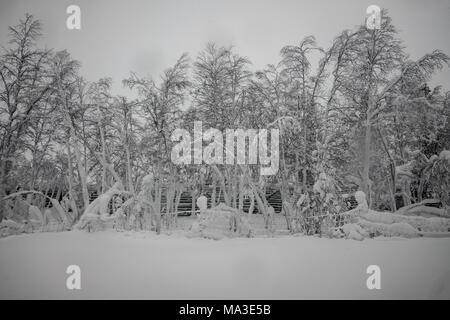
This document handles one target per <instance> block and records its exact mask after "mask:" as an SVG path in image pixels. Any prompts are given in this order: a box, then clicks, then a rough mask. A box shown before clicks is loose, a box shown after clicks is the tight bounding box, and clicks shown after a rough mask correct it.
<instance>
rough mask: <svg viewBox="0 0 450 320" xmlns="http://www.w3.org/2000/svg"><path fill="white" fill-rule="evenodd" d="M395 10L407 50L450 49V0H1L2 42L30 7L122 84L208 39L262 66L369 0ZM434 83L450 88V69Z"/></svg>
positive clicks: (58, 41)
mask: <svg viewBox="0 0 450 320" xmlns="http://www.w3.org/2000/svg"><path fill="white" fill-rule="evenodd" d="M70 4H77V5H79V6H80V8H81V30H68V29H67V28H66V19H67V16H68V15H67V14H66V8H67V6H69V5H70ZM371 4H376V5H378V6H380V7H382V8H386V9H388V10H389V12H390V15H391V17H392V18H393V21H394V24H395V25H396V26H397V28H398V29H399V30H400V37H401V38H402V39H403V40H404V44H405V45H406V48H407V49H406V50H407V52H408V53H410V54H411V57H412V58H419V57H420V56H422V55H423V54H425V53H427V52H430V51H431V50H433V49H441V50H443V51H444V52H446V53H447V54H450V40H449V39H450V36H449V33H450V0H431V1H425V0H389V1H384V0H371V1H366V0H341V1H336V0H334V1H331V0H327V1H325V0H308V1H307V0H146V1H144V0H127V1H111V0H72V1H65V0H63V1H56V0H39V1H37V0H0V44H1V45H5V44H6V41H7V27H8V26H9V25H15V24H17V22H18V20H19V18H21V17H23V16H24V15H25V13H26V12H28V13H31V14H33V15H34V16H35V17H36V18H38V19H40V20H41V21H42V22H43V26H44V37H43V38H42V43H43V45H45V46H47V47H48V48H55V49H56V50H62V49H67V50H68V51H69V52H70V53H71V54H72V56H73V57H74V58H75V59H78V60H80V61H81V62H82V65H83V67H82V74H83V75H84V76H85V77H86V78H87V79H88V80H91V81H93V80H97V79H99V78H101V77H105V76H108V77H111V78H113V81H114V87H113V88H114V92H115V93H120V94H125V95H126V94H127V90H126V89H123V88H122V84H121V80H122V79H123V78H126V77H127V76H128V75H129V73H130V71H137V72H138V73H139V74H140V75H151V76H158V75H159V74H160V73H161V71H162V70H164V69H165V68H167V67H169V66H171V65H172V64H173V63H174V62H175V61H176V59H177V58H178V57H179V56H180V55H181V54H182V53H183V52H188V53H189V54H190V57H191V58H195V57H196V55H197V53H198V52H199V51H200V50H201V49H202V48H203V47H204V46H205V44H206V43H207V42H208V41H214V42H216V43H218V44H220V45H233V46H235V48H236V51H237V52H238V53H239V54H241V55H243V56H246V57H248V58H250V60H251V61H252V62H253V67H254V69H259V68H263V67H264V66H265V65H266V64H268V63H277V62H278V61H279V51H280V49H281V48H282V47H283V46H284V45H287V44H295V43H298V42H299V41H300V40H301V39H302V38H303V37H305V36H307V35H314V36H315V37H316V39H317V41H318V43H319V44H320V45H322V46H324V47H328V46H329V45H330V44H331V40H332V39H333V37H334V36H336V35H337V34H338V33H340V32H341V31H342V30H344V29H348V28H353V27H354V26H356V25H359V24H361V23H363V22H364V19H365V10H366V8H367V6H368V5H371ZM432 84H434V85H435V84H443V85H444V86H445V88H446V89H447V90H450V70H449V69H448V68H447V69H446V70H445V71H443V72H441V73H439V74H438V75H437V76H436V77H435V78H434V80H433V83H432Z"/></svg>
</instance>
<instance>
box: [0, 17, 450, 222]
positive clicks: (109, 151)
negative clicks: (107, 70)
mask: <svg viewBox="0 0 450 320" xmlns="http://www.w3.org/2000/svg"><path fill="white" fill-rule="evenodd" d="M382 17H383V18H382V22H381V27H380V29H374V30H369V29H367V28H366V27H365V26H358V27H355V28H354V29H352V30H344V31H342V32H341V33H339V34H337V35H336V37H335V38H334V39H333V41H332V42H331V44H330V47H328V48H321V47H319V46H318V45H317V43H316V40H315V38H314V37H313V36H308V37H306V38H304V39H303V40H301V41H299V43H297V44H293V45H287V46H285V47H283V48H281V50H280V61H278V62H276V63H275V64H269V65H267V66H266V67H265V68H264V69H263V70H259V71H253V70H252V65H251V61H250V59H249V58H247V57H243V56H241V55H239V53H237V52H236V49H235V48H232V47H221V46H218V45H215V44H213V43H210V44H207V45H206V47H205V48H204V49H203V50H202V51H201V52H200V53H199V54H198V55H197V56H196V57H189V56H188V55H187V54H182V55H181V56H180V58H179V59H178V61H176V63H175V64H174V65H173V66H172V67H170V68H168V69H166V70H165V71H164V72H163V74H162V75H161V76H160V77H159V78H157V79H151V78H148V77H143V76H141V75H140V74H141V73H142V74H147V73H148V71H149V70H136V71H137V72H131V73H130V76H129V77H128V78H127V79H123V85H124V86H125V87H127V88H129V89H130V90H131V91H132V92H134V94H133V96H136V97H137V98H135V99H130V98H127V97H124V96H118V95H114V94H112V93H111V83H112V79H109V78H103V79H99V80H98V81H95V82H90V81H87V80H86V79H84V78H83V77H82V75H81V74H80V66H81V63H80V62H79V61H76V60H75V59H73V58H72V57H71V56H70V54H69V53H68V52H67V51H59V52H55V51H53V50H47V49H43V48H40V47H39V46H38V40H39V37H40V36H41V33H42V26H41V23H40V22H39V20H37V19H35V18H34V17H33V16H31V15H26V16H25V17H24V18H23V19H22V20H20V22H19V23H18V24H17V25H16V26H12V27H10V28H9V30H8V31H9V42H8V43H7V44H6V45H5V46H3V47H2V49H1V53H0V113H1V114H0V198H1V199H2V200H1V210H2V216H3V217H12V216H14V215H19V216H20V215H24V214H25V213H23V212H20V211H19V212H18V210H19V209H17V208H18V207H17V198H20V199H21V200H20V201H22V202H26V203H27V204H28V205H32V206H34V207H36V208H40V209H41V210H43V209H44V207H45V206H49V203H51V206H53V207H56V209H57V211H58V213H59V214H60V215H67V216H68V217H69V218H67V217H66V218H67V220H68V221H69V222H68V223H69V224H74V223H81V224H82V223H83V221H82V220H83V219H81V220H80V218H81V217H82V216H83V213H84V214H85V216H86V217H87V216H92V215H95V214H98V215H100V216H107V215H108V214H110V210H109V209H110V206H111V204H110V200H111V199H115V198H117V197H118V196H119V195H120V204H118V205H117V204H115V205H114V206H115V208H116V209H117V210H116V209H115V210H116V211H117V212H118V214H119V213H120V214H121V215H122V216H124V217H127V218H126V219H133V221H136V220H139V219H145V216H146V215H149V216H151V217H156V219H155V220H154V221H156V224H155V225H156V228H157V231H159V230H160V228H161V219H162V221H163V222H164V223H165V224H166V225H170V223H171V222H170V221H169V220H170V219H172V218H173V214H172V215H170V214H169V213H175V215H176V213H177V211H178V210H177V205H178V203H179V199H180V196H181V194H182V193H183V192H188V193H190V194H191V196H192V198H193V199H196V198H197V197H198V196H200V195H201V194H202V192H203V189H202V188H204V186H205V185H209V186H214V187H213V188H212V189H211V190H213V192H214V193H215V192H216V191H215V190H216V186H217V187H218V189H219V192H220V193H221V194H222V196H223V199H224V202H225V204H226V205H228V206H230V207H233V208H236V209H238V210H240V211H243V202H244V200H246V199H248V201H250V202H251V206H250V210H254V208H255V206H257V208H258V211H259V212H261V213H262V214H263V215H264V216H267V217H269V216H270V206H269V204H268V202H267V199H266V197H265V188H266V187H267V186H269V185H270V186H276V188H278V190H280V193H281V198H282V201H283V210H282V213H283V214H284V215H285V216H286V221H287V224H288V228H289V229H290V230H291V231H295V230H297V229H298V228H300V229H301V228H304V225H305V224H308V223H309V222H308V221H309V220H308V219H306V218H305V217H310V216H318V217H321V216H326V215H329V214H337V213H339V212H341V211H343V210H344V207H343V205H342V192H343V190H362V191H364V192H365V194H366V195H367V200H368V203H369V206H370V207H371V208H374V209H383V210H389V211H397V210H398V209H399V207H400V206H405V207H406V208H412V207H417V206H420V205H423V204H427V203H436V204H437V207H438V210H442V212H444V214H445V213H448V208H449V207H450V199H449V193H448V192H449V190H450V155H449V152H448V151H447V150H450V124H449V120H450V118H449V117H450V94H449V92H446V91H445V90H444V89H443V88H441V87H439V86H438V87H434V88H430V87H429V82H430V79H431V77H432V76H433V74H434V73H435V72H437V71H439V70H440V69H442V68H446V67H448V63H449V57H448V56H447V55H446V54H445V53H443V52H441V51H439V50H436V49H435V48H430V50H429V53H428V54H426V55H424V56H423V57H421V58H420V59H418V60H412V59H410V57H409V56H408V54H407V50H406V48H405V47H404V45H403V43H402V41H401V39H400V38H399V35H398V32H397V30H396V28H395V27H394V25H393V23H392V20H391V18H390V17H389V15H388V13H387V12H386V11H383V15H382ZM313 61H315V62H313ZM195 121H202V123H203V127H204V128H217V129H219V130H225V129H239V128H242V129H249V128H252V129H269V128H277V129H279V132H280V145H279V151H280V153H279V155H280V159H279V170H278V172H277V174H276V175H273V176H260V174H259V166H258V165H242V164H239V165H238V164H235V165H211V166H210V165H193V164H192V165H176V164H174V163H173V162H172V161H171V151H172V148H173V145H174V143H175V142H173V141H172V140H171V134H172V132H173V131H174V130H175V129H177V128H185V129H188V130H190V131H192V128H193V124H194V122H195ZM92 190H96V191H97V192H98V194H99V195H100V197H99V198H98V200H95V201H94V202H92V201H91V199H90V196H89V194H90V192H91V191H92ZM29 191H34V193H32V192H29ZM17 192H18V193H17ZM49 192H50V194H51V195H50V196H49ZM18 194H20V195H21V197H17V195H18ZM49 198H50V201H49ZM43 199H44V200H45V199H47V200H45V201H44V200H43ZM61 199H62V200H61ZM161 199H165V200H164V201H161ZM215 199H216V196H215V195H214V200H213V201H212V204H211V205H215V204H217V203H214V201H215ZM193 206H194V207H195V204H194V203H193ZM19 207H20V208H23V206H19ZM426 208H428V207H424V210H427V209H426ZM433 209H436V208H433ZM162 214H163V215H162ZM170 217H172V218H170ZM152 219H153V218H152ZM298 221H300V223H297V222H298ZM315 221H316V220H315ZM316 222H317V221H316ZM316 222H315V223H316ZM164 223H163V225H164Z"/></svg>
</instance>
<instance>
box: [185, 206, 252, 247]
mask: <svg viewBox="0 0 450 320" xmlns="http://www.w3.org/2000/svg"><path fill="white" fill-rule="evenodd" d="M191 233H192V235H193V236H199V237H203V238H208V239H215V240H218V239H222V238H224V237H251V236H252V235H253V231H252V228H251V226H250V223H249V221H248V217H247V216H246V215H243V214H242V213H240V212H239V210H237V209H234V208H231V207H228V206H227V205H225V204H224V203H220V204H219V205H217V206H216V207H214V208H211V209H208V210H206V211H205V212H204V213H201V214H199V215H198V216H197V220H196V221H194V223H193V224H192V227H191Z"/></svg>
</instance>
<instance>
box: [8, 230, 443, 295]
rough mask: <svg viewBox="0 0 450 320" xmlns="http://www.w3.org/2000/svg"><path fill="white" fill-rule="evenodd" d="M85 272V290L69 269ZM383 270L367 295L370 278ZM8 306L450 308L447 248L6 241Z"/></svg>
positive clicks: (422, 242) (167, 240) (403, 242)
mask: <svg viewBox="0 0 450 320" xmlns="http://www.w3.org/2000/svg"><path fill="white" fill-rule="evenodd" d="M73 264H75V265H78V266H80V268H81V290H68V289H67V288H66V279H67V277H68V276H69V275H67V274H66V268H67V267H68V266H69V265H73ZM369 265H378V266H379V267H380V268H381V289H380V290H376V289H374V290H369V289H367V287H366V280H367V278H368V277H369V275H368V274H366V269H367V267H368V266H369ZM0 298H1V299H50V298H52V299H53V298H54V299H80V298H86V299H93V298H98V299H109V298H114V299H115V298H120V299H129V298H130V299H136V298H137V299H140V298H144V299H314V298H324V299H350V298H358V299H359V298H361V299H419V298H420V299H429V298H439V299H449V298H450V239H449V238H418V239H400V238H378V239H369V240H364V241H354V240H344V239H339V240H336V239H334V240H330V239H325V238H316V237H287V236H286V237H277V238H253V239H223V240H218V241H215V240H207V239H196V238H195V239H194V238H186V237H184V236H183V235H180V234H179V235H171V236H168V235H161V236H156V235H154V234H152V233H136V232H135V233H131V232H115V231H107V232H97V233H86V232H83V231H71V232H60V233H38V234H24V235H18V236H10V237H7V238H3V239H0Z"/></svg>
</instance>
